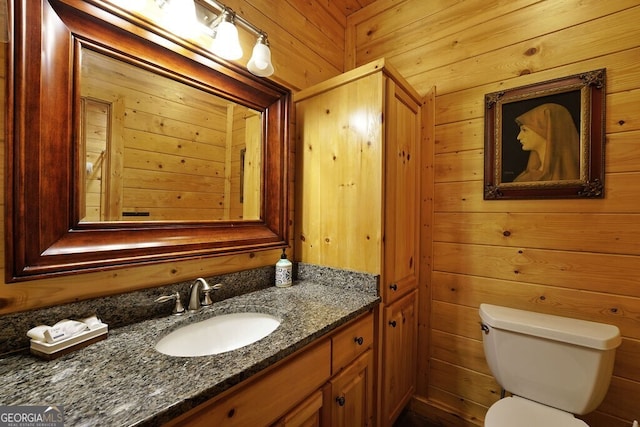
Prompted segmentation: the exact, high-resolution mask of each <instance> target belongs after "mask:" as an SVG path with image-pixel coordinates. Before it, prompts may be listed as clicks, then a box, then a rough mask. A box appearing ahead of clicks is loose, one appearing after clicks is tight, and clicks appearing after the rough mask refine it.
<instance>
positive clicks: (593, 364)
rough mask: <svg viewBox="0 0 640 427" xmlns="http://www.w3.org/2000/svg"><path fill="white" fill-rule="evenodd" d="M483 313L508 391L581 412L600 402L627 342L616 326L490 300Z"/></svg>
mask: <svg viewBox="0 0 640 427" xmlns="http://www.w3.org/2000/svg"><path fill="white" fill-rule="evenodd" d="M480 318H481V319H482V329H483V331H484V333H483V344H484V353H485V357H486V359H487V363H488V364H489V368H490V369H491V372H492V373H493V376H494V377H495V378H496V380H497V381H498V383H499V384H500V385H501V386H502V387H503V388H504V389H505V390H507V391H509V392H511V393H512V394H515V395H517V396H521V397H524V398H526V399H530V400H533V401H536V402H539V403H542V404H544V405H547V406H552V407H555V408H558V409H561V410H563V411H566V412H570V413H573V414H578V415H582V414H586V413H589V412H591V411H593V410H594V409H596V408H597V407H598V405H600V403H601V402H602V399H604V396H605V394H606V393H607V389H608V388H609V382H610V380H611V373H612V371H613V362H614V358H615V350H616V348H617V347H618V346H619V345H620V342H621V338H620V331H619V329H618V328H617V327H616V326H613V325H607V324H603V323H596V322H589V321H585V320H578V319H571V318H567V317H560V316H553V315H549V314H541V313H534V312H530V311H524V310H516V309H513V308H507V307H500V306H497V305H490V304H481V305H480Z"/></svg>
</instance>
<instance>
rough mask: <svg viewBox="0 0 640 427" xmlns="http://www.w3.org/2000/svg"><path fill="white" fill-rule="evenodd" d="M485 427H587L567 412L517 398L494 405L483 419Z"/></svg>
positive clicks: (506, 398) (507, 399)
mask: <svg viewBox="0 0 640 427" xmlns="http://www.w3.org/2000/svg"><path fill="white" fill-rule="evenodd" d="M484 425H485V427H513V426H518V427H540V426H544V427H589V425H588V424H587V423H585V422H584V421H582V420H580V419H578V418H576V417H574V416H573V414H570V413H569V412H565V411H561V410H560V409H556V408H552V407H550V406H546V405H542V404H541V403H537V402H533V401H531V400H527V399H524V398H522V397H518V396H512V397H505V398H504V399H501V400H499V401H497V402H496V403H494V404H493V405H492V406H491V407H490V408H489V411H488V412H487V415H486V417H485V419H484Z"/></svg>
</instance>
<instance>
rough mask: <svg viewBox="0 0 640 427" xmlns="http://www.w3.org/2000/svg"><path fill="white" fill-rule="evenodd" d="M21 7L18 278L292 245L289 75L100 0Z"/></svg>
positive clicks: (13, 243)
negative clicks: (226, 57) (219, 53)
mask: <svg viewBox="0 0 640 427" xmlns="http://www.w3.org/2000/svg"><path fill="white" fill-rule="evenodd" d="M11 15H12V16H11V18H12V22H13V27H14V33H13V37H12V42H11V44H10V58H11V60H10V61H9V64H10V69H9V73H8V76H9V82H8V83H9V84H8V87H9V90H8V96H9V98H8V99H9V102H8V105H9V106H10V108H9V111H8V116H9V117H8V123H9V125H8V139H7V141H8V147H7V148H8V149H7V171H6V173H7V189H13V191H7V195H6V223H7V239H6V246H7V250H6V257H7V259H6V280H7V282H10V281H19V280H31V279H34V278H41V277H49V276H51V275H60V274H70V273H73V272H79V271H91V270H97V269H100V270H104V269H109V268H116V267H124V266H131V265H136V264H140V263H153V262H163V261H169V260H177V259H188V258H195V257H206V256H216V255H223V254H229V253H238V252H250V251H256V250H268V249H275V248H282V247H285V246H286V245H287V208H286V205H287V161H288V150H289V148H288V147H289V141H288V117H289V116H288V114H289V113H288V110H289V104H290V93H289V91H288V90H287V89H286V88H284V87H281V86H280V85H278V84H276V83H274V82H271V81H269V80H265V79H261V78H259V77H255V76H253V75H251V74H250V73H248V72H247V71H245V70H243V69H241V68H240V67H237V66H235V65H233V64H228V63H222V62H220V61H218V60H216V59H215V58H214V57H213V56H212V55H211V54H209V53H208V52H207V51H206V50H205V49H203V48H201V47H199V46H197V45H195V44H193V43H191V42H189V41H186V40H183V39H181V38H179V37H176V36H173V35H171V34H170V33H167V32H166V31H164V30H163V29H161V28H158V27H156V26H154V25H153V24H150V23H149V22H146V21H144V20H141V19H140V18H136V17H134V16H132V15H128V14H127V13H126V12H123V11H122V10H120V9H118V8H116V7H115V6H112V5H110V4H108V3H106V2H104V1H102V0H86V1H83V2H78V1H74V0H46V1H42V2H32V1H27V2H15V4H14V5H13V9H12V10H11ZM22 23H24V25H23V24H22Z"/></svg>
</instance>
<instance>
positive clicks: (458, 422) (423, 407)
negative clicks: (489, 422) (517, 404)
mask: <svg viewBox="0 0 640 427" xmlns="http://www.w3.org/2000/svg"><path fill="white" fill-rule="evenodd" d="M409 409H410V410H411V411H413V412H415V413H416V414H418V415H420V416H422V417H424V418H426V419H427V420H429V421H430V422H432V423H434V424H436V425H439V426H443V427H482V425H483V421H482V420H478V419H474V420H468V419H465V418H462V417H461V416H460V415H458V414H456V413H454V412H453V410H452V409H450V408H447V407H446V406H444V405H442V404H439V403H437V402H432V401H429V400H427V399H423V398H420V397H417V396H413V397H412V398H411V400H410V401H409Z"/></svg>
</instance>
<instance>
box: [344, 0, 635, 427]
mask: <svg viewBox="0 0 640 427" xmlns="http://www.w3.org/2000/svg"><path fill="white" fill-rule="evenodd" d="M639 21H640V2H639V1H638V0H632V1H629V0H620V1H616V2H601V1H597V0H588V1H582V0H563V1H559V0H553V1H538V0H514V1H509V2H502V1H498V0H469V1H453V0H434V1H422V0H406V1H393V0H378V1H376V2H375V3H374V4H372V5H370V6H369V7H367V8H364V9H362V10H361V11H359V12H356V13H354V14H353V15H350V16H349V18H348V21H347V24H348V25H347V34H346V55H345V57H346V58H347V63H346V65H347V68H348V67H353V66H357V65H361V64H363V63H366V62H368V61H370V60H372V59H375V58H378V57H382V56H384V57H386V58H387V59H388V60H389V62H391V63H392V64H393V65H394V66H395V67H396V68H398V70H399V71H400V72H401V73H402V74H403V75H404V76H405V77H406V78H407V79H408V80H409V81H410V82H411V84H412V85H413V86H414V87H415V88H416V89H417V90H418V92H420V93H421V94H423V95H424V94H427V92H428V91H429V90H430V88H431V87H433V86H435V87H436V97H435V107H434V108H435V110H434V111H433V116H432V117H433V120H434V122H435V141H434V145H433V147H432V149H433V152H434V155H433V160H432V161H433V165H432V166H433V168H432V169H433V171H432V172H433V176H434V178H433V182H432V183H430V185H428V186H427V188H425V191H424V201H423V208H425V209H426V212H427V213H426V215H424V216H423V217H424V218H426V220H425V224H424V230H423V235H424V240H425V243H426V244H427V247H426V249H427V250H426V251H425V252H426V253H427V255H426V256H423V259H424V260H425V261H424V262H423V265H422V268H424V269H430V270H429V271H430V274H426V275H424V277H425V279H424V280H423V281H422V283H421V299H422V301H421V307H422V312H421V313H420V314H421V320H420V355H419V359H420V366H419V372H418V383H419V384H418V393H417V395H416V399H414V407H415V408H416V409H417V410H419V411H422V412H423V413H425V414H427V415H429V416H431V417H432V418H438V419H440V420H441V421H443V423H444V425H448V426H449V425H451V426H459V425H460V426H461V425H481V422H482V420H483V418H484V414H485V412H486V409H487V407H488V406H490V405H491V404H492V403H493V402H495V401H496V400H497V399H498V397H499V392H500V389H499V387H498V385H497V384H496V382H495V381H494V379H493V377H492V376H491V375H490V372H489V370H488V367H487V365H486V362H485V360H484V354H483V350H482V343H481V333H480V328H479V326H478V322H479V317H478V306H479V304H480V303H482V302H488V303H493V304H499V305H505V306H511V307H515V308H521V309H527V310H531V311H537V312H543V313H552V314H557V315H564V316H569V317H575V318H580V319H588V320H593V321H598V322H605V323H611V324H614V325H617V326H618V327H619V328H620V330H621V332H622V335H623V342H622V345H621V347H620V348H619V350H618V352H617V359H616V364H615V370H614V377H613V379H612V382H611V387H610V389H609V393H608V395H607V397H606V398H605V401H604V402H603V403H602V405H601V406H600V407H599V408H598V410H597V411H596V412H594V413H592V414H590V415H587V416H585V417H584V419H585V420H587V422H588V423H589V425H590V426H592V427H617V426H619V427H622V426H629V425H631V422H632V420H634V419H640V204H639V203H638V199H639V198H640V26H639V25H638V22H639ZM597 68H607V73H608V74H607V96H606V109H607V111H606V182H605V191H606V197H605V199H603V200H535V201H532V200H530V201H483V198H482V193H483V192H482V187H483V182H482V179H483V128H484V122H483V108H484V106H483V96H484V94H485V93H489V92H493V91H497V90H500V89H503V88H511V87H516V86H521V85H525V84H530V83H535V82H539V81H544V80H548V79H552V78H556V77H562V76H567V75H571V74H575V73H578V72H582V71H589V70H594V69H597ZM427 118H429V117H427ZM423 169H424V171H425V173H431V172H430V169H431V168H430V165H426V166H425V167H424V168H423ZM429 217H431V218H430V220H429ZM506 231H509V233H505V232H506ZM506 234H508V236H506ZM431 236H432V238H431ZM429 255H430V256H429ZM447 414H454V415H453V416H451V415H447Z"/></svg>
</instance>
